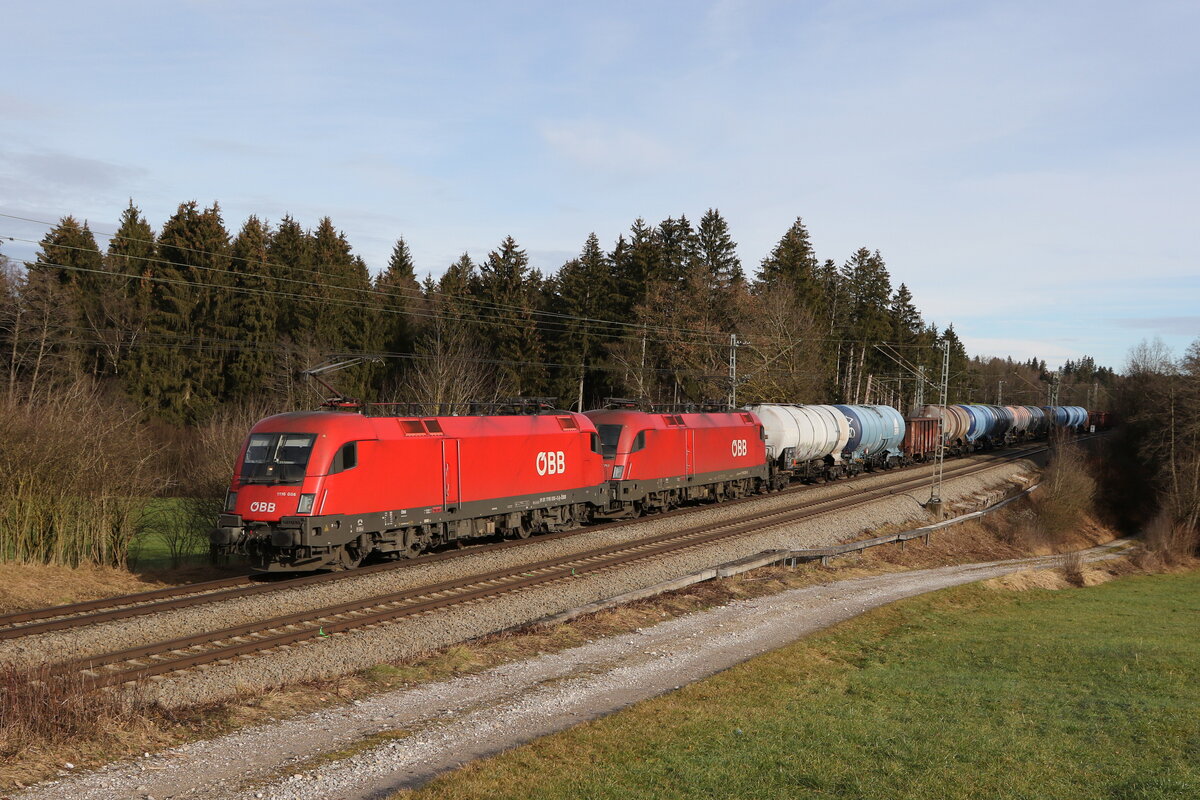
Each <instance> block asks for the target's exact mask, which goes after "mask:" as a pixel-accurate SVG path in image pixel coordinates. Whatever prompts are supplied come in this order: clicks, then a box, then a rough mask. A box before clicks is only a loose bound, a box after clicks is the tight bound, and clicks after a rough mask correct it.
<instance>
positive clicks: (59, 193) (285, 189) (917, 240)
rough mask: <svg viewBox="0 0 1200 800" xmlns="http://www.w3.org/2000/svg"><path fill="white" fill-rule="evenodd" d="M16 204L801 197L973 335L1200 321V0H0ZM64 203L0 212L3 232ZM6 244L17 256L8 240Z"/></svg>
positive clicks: (820, 243) (461, 216)
mask: <svg viewBox="0 0 1200 800" xmlns="http://www.w3.org/2000/svg"><path fill="white" fill-rule="evenodd" d="M4 20H5V21H4V29H3V36H4V45H3V48H2V50H0V67H2V69H3V75H4V77H5V80H4V81H3V84H0V212H3V213H6V214H14V215H18V216H25V217H31V218H35V219H44V220H50V221H55V220H57V219H58V218H59V217H61V216H63V215H65V214H74V215H76V216H77V217H82V218H86V219H88V220H89V221H90V222H91V224H92V226H93V228H95V229H97V230H99V231H111V230H113V228H114V220H115V219H116V217H117V215H118V214H119V213H120V211H121V209H122V208H123V207H124V205H125V203H126V201H127V198H130V197H132V198H133V199H134V201H135V202H136V203H137V204H138V205H139V206H140V207H141V208H142V210H143V211H144V212H145V213H146V215H147V217H148V218H149V220H150V222H151V223H152V224H153V225H155V226H156V227H157V226H160V225H161V224H162V222H163V220H165V219H166V217H167V216H168V215H169V214H170V213H171V212H172V211H173V210H174V208H175V206H176V205H178V203H179V202H181V201H185V200H191V199H196V200H199V201H200V202H201V203H205V204H207V203H209V202H212V201H213V200H217V201H219V202H220V203H221V205H222V208H223V210H224V213H225V219H226V224H227V226H228V227H230V228H231V229H233V230H236V229H237V227H239V226H240V224H241V222H242V221H243V220H244V219H245V218H246V216H248V215H249V214H251V213H255V214H258V215H259V216H261V217H265V218H267V219H269V220H271V221H277V220H278V219H279V218H280V217H281V216H282V215H283V214H285V213H290V214H292V215H293V216H295V217H297V218H298V219H299V220H300V221H301V222H302V223H304V224H305V225H313V224H315V222H316V221H317V219H318V218H319V217H321V216H323V215H326V214H328V215H329V216H331V217H332V218H333V220H334V223H335V224H336V225H337V226H338V227H340V228H342V229H343V230H345V232H346V234H347V236H348V237H349V239H350V241H351V243H352V244H353V245H354V246H355V248H356V249H357V251H358V252H359V253H361V254H362V255H363V256H364V258H366V260H367V261H368V263H369V264H370V265H371V266H372V267H373V268H375V269H378V268H379V267H381V266H382V265H383V264H384V262H385V261H386V259H387V255H388V252H389V251H390V248H391V245H392V243H393V242H394V241H395V239H396V238H397V237H398V236H404V237H405V238H406V239H407V241H408V242H409V244H410V246H411V247H412V250H413V253H414V255H415V258H416V261H417V266H418V269H419V271H420V272H422V273H424V272H429V271H432V272H433V273H435V274H438V273H440V272H441V271H442V270H443V269H444V268H445V266H446V265H447V264H449V263H450V262H451V261H452V260H454V259H455V258H456V257H457V256H458V254H459V253H461V252H463V251H464V250H465V251H468V252H470V253H471V254H472V255H473V256H475V257H477V258H478V257H481V256H483V255H485V254H486V252H487V251H488V250H490V249H491V248H493V247H495V246H496V244H497V243H498V242H499V241H500V240H501V239H502V238H503V237H504V236H506V235H510V234H511V235H512V236H514V237H515V238H516V239H517V241H518V243H519V244H521V245H522V246H523V247H525V248H526V249H527V250H528V251H529V253H530V255H531V258H532V260H533V263H534V265H535V266H537V267H538V268H540V269H542V270H543V271H546V272H549V271H553V270H555V269H557V268H558V267H559V266H560V265H561V264H562V262H563V261H564V260H566V259H567V258H569V257H571V255H573V254H574V253H577V252H578V250H579V248H580V246H581V245H582V243H583V241H584V239H585V238H586V237H587V234H588V233H589V232H591V231H595V232H596V233H597V234H598V235H599V237H600V239H601V241H602V242H603V243H604V244H605V245H606V246H611V244H612V242H613V241H615V239H616V237H617V236H618V234H620V233H622V232H624V231H627V230H628V227H629V225H630V223H631V222H632V221H633V220H634V219H635V218H636V217H639V216H641V217H644V218H646V219H647V220H648V221H650V222H652V223H657V222H658V221H660V220H662V219H664V218H665V217H667V216H678V215H680V214H686V215H687V216H688V218H690V219H692V220H693V221H695V220H698V219H699V218H700V216H701V215H702V214H703V213H704V211H705V210H706V209H708V208H710V207H716V208H719V209H720V210H721V212H722V214H724V215H725V217H726V219H727V220H728V221H729V223H730V225H731V227H732V231H733V235H734V238H735V239H736V240H737V241H738V243H739V251H740V254H741V257H742V260H743V263H744V264H745V265H746V267H747V271H748V272H753V270H754V269H755V268H756V267H757V264H758V263H759V261H760V260H761V259H762V258H763V256H764V255H766V254H767V253H768V252H769V250H770V249H771V247H772V246H773V245H774V244H775V242H776V241H777V240H778V239H779V237H780V236H781V235H782V234H783V232H784V231H785V230H786V229H787V227H788V226H789V225H790V224H791V222H792V221H793V220H794V219H795V217H797V216H802V217H803V218H804V220H805V222H806V224H807V225H808V227H809V230H810V232H811V234H812V237H813V241H814V244H815V246H816V248H817V252H818V255H819V256H820V257H821V258H833V259H834V260H835V261H837V262H839V263H841V262H843V261H844V260H845V259H846V258H847V257H848V256H849V255H850V253H851V252H853V251H854V250H855V249H856V248H858V247H859V246H863V245H865V246H867V247H870V248H872V249H876V248H877V249H879V250H880V251H881V252H882V253H883V256H884V258H885V260H886V261H887V264H888V267H889V269H890V271H891V273H892V276H893V281H894V282H895V283H899V282H900V281H904V282H906V283H908V285H909V287H910V288H911V289H912V291H913V293H914V295H915V297H916V302H917V305H918V306H919V307H920V308H921V310H922V311H923V312H925V314H926V316H927V317H928V318H930V319H932V320H934V321H936V322H938V323H939V324H942V325H944V324H945V323H946V322H949V321H953V322H954V323H955V327H956V329H957V330H958V331H959V332H960V334H961V335H962V336H963V338H964V340H965V341H966V343H967V345H968V347H969V349H970V350H971V351H972V352H974V353H980V354H985V355H991V354H995V355H1005V354H1011V355H1013V356H1015V357H1018V358H1027V357H1028V356H1030V355H1034V354H1037V355H1039V356H1042V357H1044V358H1046V359H1048V360H1049V361H1050V362H1051V364H1052V365H1054V364H1056V363H1058V362H1060V361H1061V360H1062V359H1064V358H1072V357H1077V356H1079V355H1082V354H1085V353H1086V354H1090V355H1093V356H1095V357H1096V358H1097V359H1098V360H1099V361H1100V362H1101V363H1105V364H1110V365H1113V366H1116V367H1118V368H1119V367H1120V366H1121V365H1122V364H1123V363H1124V359H1125V355H1126V353H1127V351H1128V349H1129V347H1130V346H1131V345H1132V344H1135V343H1136V342H1137V341H1139V340H1140V339H1142V338H1143V337H1148V336H1154V335H1160V336H1162V338H1163V339H1164V340H1165V341H1166V342H1167V343H1168V344H1170V345H1172V346H1173V347H1174V348H1175V349H1176V351H1177V352H1179V351H1181V350H1182V348H1183V347H1185V346H1186V345H1187V343H1188V342H1190V341H1191V340H1193V339H1194V338H1196V337H1198V336H1200V256H1198V255H1197V252H1198V250H1200V236H1198V234H1197V230H1198V228H1197V217H1198V216H1200V189H1198V188H1197V187H1198V186H1200V146H1198V137H1197V122H1198V120H1200V97H1198V96H1197V95H1198V94H1200V92H1198V87H1200V53H1198V50H1200V48H1197V46H1196V42H1197V39H1198V34H1200V3H1197V2H1174V3H1172V2H1148V3H1139V4H1132V3H1116V2H972V3H961V2H876V3H870V2H859V3H855V2H750V1H749V0H747V1H746V2H712V3H700V2H652V1H644V2H640V3H603V2H594V3H588V4H566V3H561V2H539V3H516V2H512V3H455V2H443V3H438V4H431V3H396V2H338V3H332V2H323V3H316V2H298V1H297V0H291V1H290V2H286V3H285V2H259V3H256V2H237V3H233V2H228V3H227V2H202V3H200V2H197V3H180V2H166V3H164V2H144V3H133V2H111V3H92V2H78V3H67V2H55V1H54V0H48V1H47V2H42V3H39V4H36V5H35V4H33V3H6V4H5V14H4ZM44 230H45V229H44V228H40V227H38V226H36V225H30V224H25V223H18V222H15V221H13V220H9V219H4V218H0V236H16V237H18V238H22V237H23V238H30V239H37V238H40V236H41V235H42V234H43V233H44ZM2 252H5V253H7V254H9V255H11V256H15V257H22V256H27V255H28V254H29V253H30V252H31V250H30V248H29V246H28V245H23V244H22V243H20V242H3V244H2Z"/></svg>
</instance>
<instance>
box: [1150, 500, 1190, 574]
mask: <svg viewBox="0 0 1200 800" xmlns="http://www.w3.org/2000/svg"><path fill="white" fill-rule="evenodd" d="M1198 557H1200V531H1198V530H1196V529H1195V528H1192V527H1189V526H1187V525H1180V524H1178V523H1176V522H1174V521H1173V520H1172V519H1171V518H1170V516H1169V515H1168V514H1167V513H1165V512H1163V513H1160V514H1159V515H1158V516H1157V517H1155V518H1154V519H1153V520H1151V521H1150V524H1149V525H1147V526H1146V528H1145V530H1143V531H1142V536H1141V546H1140V547H1139V548H1138V553H1137V555H1136V556H1135V558H1136V560H1137V563H1138V566H1139V567H1141V568H1143V569H1145V570H1147V571H1151V572H1152V571H1156V570H1162V569H1171V568H1178V567H1192V566H1195V564H1196V562H1197V559H1198Z"/></svg>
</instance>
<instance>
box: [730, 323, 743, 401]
mask: <svg viewBox="0 0 1200 800" xmlns="http://www.w3.org/2000/svg"><path fill="white" fill-rule="evenodd" d="M739 344H741V342H739V341H738V338H737V334H736V333H731V334H729V407H730V408H737V349H738V345H739Z"/></svg>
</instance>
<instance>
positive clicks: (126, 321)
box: [103, 200, 158, 390]
mask: <svg viewBox="0 0 1200 800" xmlns="http://www.w3.org/2000/svg"><path fill="white" fill-rule="evenodd" d="M154 239H155V237H154V229H153V228H151V227H150V223H149V222H147V221H146V218H145V217H143V216H142V212H141V211H140V210H139V209H138V207H137V206H135V205H134V204H133V201H132V200H130V201H129V205H128V206H127V207H126V208H125V210H124V211H122V212H121V222H120V225H118V226H117V232H116V234H115V235H114V236H113V237H112V239H110V240H109V242H108V251H107V252H106V253H105V256H104V268H105V270H106V271H108V272H109V273H110V274H111V275H113V276H117V275H124V276H127V277H126V278H124V279H117V278H115V277H114V278H113V279H112V281H113V285H114V290H113V291H112V292H111V293H110V294H109V295H107V297H106V298H105V302H104V308H103V313H104V315H105V317H106V319H107V322H108V323H109V329H110V330H111V331H113V334H114V335H113V336H112V337H111V338H110V339H109V340H108V344H109V348H110V349H109V354H108V355H109V369H110V370H111V371H112V372H114V373H120V374H122V375H126V380H127V379H128V375H127V373H129V372H130V371H131V370H134V369H135V368H136V366H137V363H136V359H137V357H138V356H137V353H136V349H137V348H138V347H140V346H142V345H143V344H144V341H143V337H142V333H143V332H144V331H145V327H146V319H147V317H148V316H149V314H150V298H151V296H152V294H153V287H154V284H153V282H152V281H151V280H150V278H151V276H153V275H154V274H155V272H154V271H155V263H154V262H155V260H156V259H157V257H158V247H157V245H156V244H155V241H154ZM125 388H126V390H129V389H130V386H128V385H126V387H125Z"/></svg>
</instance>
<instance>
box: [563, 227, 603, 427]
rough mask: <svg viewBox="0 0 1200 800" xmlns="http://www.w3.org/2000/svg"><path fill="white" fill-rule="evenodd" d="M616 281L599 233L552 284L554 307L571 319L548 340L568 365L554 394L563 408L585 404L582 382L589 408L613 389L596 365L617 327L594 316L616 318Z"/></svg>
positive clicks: (586, 403)
mask: <svg viewBox="0 0 1200 800" xmlns="http://www.w3.org/2000/svg"><path fill="white" fill-rule="evenodd" d="M615 283H616V281H615V279H614V277H613V273H612V266H611V263H610V262H609V260H608V256H606V255H605V253H604V250H603V249H602V248H601V247H600V239H599V238H598V237H597V236H596V234H595V233H592V234H589V235H588V238H587V241H586V242H584V245H583V250H582V252H581V253H580V254H579V257H578V258H574V259H572V260H570V261H568V262H567V263H566V264H564V265H563V266H562V268H561V269H560V270H559V271H558V276H557V279H556V280H555V281H554V282H553V293H552V297H553V299H552V308H553V310H554V311H555V312H557V313H560V314H564V315H566V317H567V318H566V319H563V320H562V321H561V322H560V323H558V325H557V326H556V332H555V333H554V335H553V336H552V337H547V338H548V340H549V343H550V344H549V349H550V353H551V357H552V360H553V361H554V362H555V363H559V364H563V365H565V366H564V367H563V368H562V369H561V370H560V373H559V378H558V380H556V381H555V392H556V393H557V394H558V396H559V397H560V398H562V401H563V402H562V404H563V405H564V406H569V405H570V403H571V402H574V403H575V404H579V403H580V400H579V394H580V386H583V387H584V391H585V396H584V398H583V406H584V407H587V406H589V400H590V401H591V403H594V402H595V401H596V400H597V399H599V397H601V396H602V395H603V394H605V393H607V392H608V389H609V386H610V384H609V382H608V381H607V380H606V378H607V375H606V374H605V373H604V372H602V371H599V370H596V369H595V367H596V366H597V364H598V363H599V362H601V361H602V360H603V354H604V353H605V347H606V345H607V344H608V343H609V342H611V341H613V339H614V335H613V334H614V333H615V331H614V329H613V327H612V326H608V325H598V324H597V323H595V322H592V321H590V320H606V319H614V318H615V316H616V313H617V312H616V308H615V304H614V302H613V300H614V295H615V294H616V292H615V289H614V287H615ZM575 365H578V366H575ZM589 386H590V391H588V387H589ZM579 410H581V411H582V410H583V408H580V409H579Z"/></svg>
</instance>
